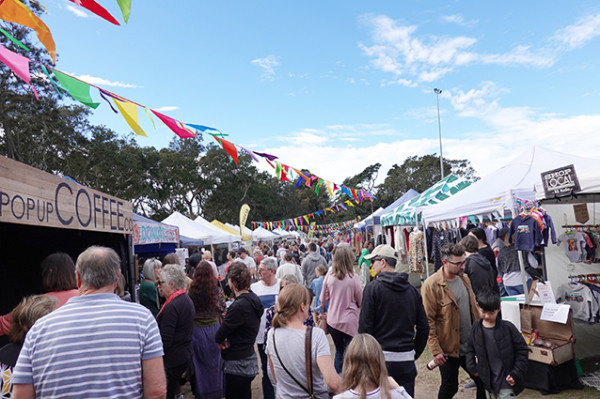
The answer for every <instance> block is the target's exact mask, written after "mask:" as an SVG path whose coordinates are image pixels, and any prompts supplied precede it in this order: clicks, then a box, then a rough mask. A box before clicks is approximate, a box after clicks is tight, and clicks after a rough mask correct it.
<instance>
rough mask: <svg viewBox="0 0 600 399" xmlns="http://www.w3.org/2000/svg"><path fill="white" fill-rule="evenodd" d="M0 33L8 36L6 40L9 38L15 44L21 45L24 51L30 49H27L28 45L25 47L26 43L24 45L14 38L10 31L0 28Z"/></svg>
mask: <svg viewBox="0 0 600 399" xmlns="http://www.w3.org/2000/svg"><path fill="white" fill-rule="evenodd" d="M0 33H2V34H3V35H4V36H6V37H7V38H8V40H10V41H11V42H13V43H14V44H15V45H17V46H19V47H21V48H22V49H23V50H25V51H31V50H29V47H27V46H26V45H24V44H23V43H21V42H20V41H18V40H17V39H15V38H14V37H13V36H12V35H11V34H10V33H8V32H7V31H5V30H4V29H2V28H0Z"/></svg>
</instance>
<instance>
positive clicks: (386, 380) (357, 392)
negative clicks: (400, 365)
mask: <svg viewBox="0 0 600 399" xmlns="http://www.w3.org/2000/svg"><path fill="white" fill-rule="evenodd" d="M342 389H346V391H345V392H342V393H340V394H339V395H335V396H334V397H333V398H334V399H356V398H360V399H366V398H367V397H368V398H369V399H412V398H411V396H410V395H409V394H408V393H407V392H406V390H405V389H404V388H403V387H401V386H399V385H398V384H397V383H396V381H394V379H393V378H392V377H388V375H387V369H386V368H385V358H384V357H383V351H382V350H381V346H379V343H378V342H377V340H376V339H375V338H373V336H372V335H369V334H357V335H355V336H354V338H352V341H351V342H350V345H348V348H347V349H346V354H345V356H344V368H343V369H342Z"/></svg>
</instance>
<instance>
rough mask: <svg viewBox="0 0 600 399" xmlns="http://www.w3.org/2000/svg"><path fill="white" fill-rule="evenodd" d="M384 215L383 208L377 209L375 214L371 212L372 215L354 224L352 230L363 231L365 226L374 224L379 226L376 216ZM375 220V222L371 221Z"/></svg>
mask: <svg viewBox="0 0 600 399" xmlns="http://www.w3.org/2000/svg"><path fill="white" fill-rule="evenodd" d="M383 213H384V209H383V208H381V207H380V208H378V209H377V210H376V211H375V212H373V213H372V214H370V215H369V216H367V217H366V218H364V219H363V220H361V221H360V222H358V223H355V224H354V226H353V227H354V228H355V229H358V231H365V226H372V225H374V224H379V218H378V217H377V218H376V216H381V214H383ZM373 219H375V220H373Z"/></svg>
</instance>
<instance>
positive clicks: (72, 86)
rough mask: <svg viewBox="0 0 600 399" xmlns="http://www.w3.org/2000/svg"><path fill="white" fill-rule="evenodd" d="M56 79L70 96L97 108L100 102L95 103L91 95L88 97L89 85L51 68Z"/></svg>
mask: <svg viewBox="0 0 600 399" xmlns="http://www.w3.org/2000/svg"><path fill="white" fill-rule="evenodd" d="M53 72H54V75H55V76H56V79H58V81H59V82H60V84H61V85H62V86H63V87H64V88H65V89H66V90H67V91H68V92H69V94H70V95H71V97H73V98H74V99H75V100H77V101H79V102H80V103H82V104H85V105H87V106H88V107H91V108H94V109H96V108H98V105H100V103H95V102H93V101H92V97H90V87H91V86H90V85H89V84H87V83H85V82H82V81H81V80H77V79H75V78H73V77H71V76H69V75H65V74H64V73H62V72H59V71H57V70H56V69H54V70H53Z"/></svg>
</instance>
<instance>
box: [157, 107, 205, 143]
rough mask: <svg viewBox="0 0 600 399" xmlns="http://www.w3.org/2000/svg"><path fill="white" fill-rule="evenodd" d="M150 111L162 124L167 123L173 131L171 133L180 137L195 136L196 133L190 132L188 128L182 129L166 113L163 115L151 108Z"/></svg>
mask: <svg viewBox="0 0 600 399" xmlns="http://www.w3.org/2000/svg"><path fill="white" fill-rule="evenodd" d="M151 111H152V113H153V114H154V115H156V116H157V117H158V119H160V120H161V121H163V122H164V124H165V125H167V126H168V127H169V129H171V130H172V131H173V133H175V134H176V135H178V136H179V137H181V138H182V139H188V138H190V137H196V135H195V134H194V133H192V132H190V131H189V130H184V129H182V128H180V127H179V126H177V121H176V120H175V119H173V118H171V117H169V116H167V115H163V114H161V113H160V112H158V111H155V110H153V109H152V110H151Z"/></svg>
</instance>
